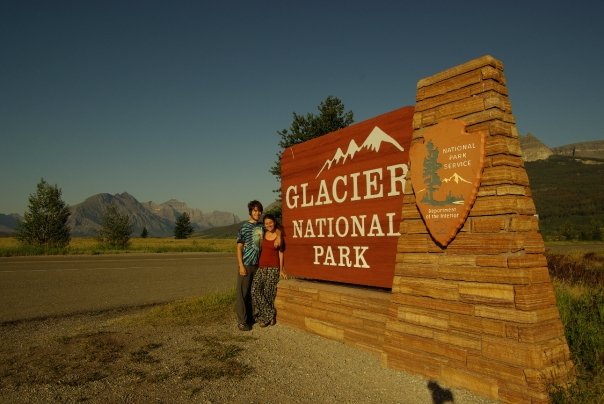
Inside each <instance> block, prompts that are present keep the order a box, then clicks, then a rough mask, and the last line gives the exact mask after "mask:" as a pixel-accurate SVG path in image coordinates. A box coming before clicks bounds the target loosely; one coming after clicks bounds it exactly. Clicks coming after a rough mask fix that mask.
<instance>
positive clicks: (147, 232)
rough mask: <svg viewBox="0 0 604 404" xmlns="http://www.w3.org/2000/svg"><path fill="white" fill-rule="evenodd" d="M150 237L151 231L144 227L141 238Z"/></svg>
mask: <svg viewBox="0 0 604 404" xmlns="http://www.w3.org/2000/svg"><path fill="white" fill-rule="evenodd" d="M148 236H149V231H148V230H147V226H145V227H143V231H141V238H147V237H148Z"/></svg>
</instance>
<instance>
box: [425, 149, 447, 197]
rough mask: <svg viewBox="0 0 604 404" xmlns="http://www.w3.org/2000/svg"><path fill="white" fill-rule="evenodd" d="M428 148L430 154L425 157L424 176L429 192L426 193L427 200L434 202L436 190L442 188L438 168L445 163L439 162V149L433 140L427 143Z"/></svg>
mask: <svg viewBox="0 0 604 404" xmlns="http://www.w3.org/2000/svg"><path fill="white" fill-rule="evenodd" d="M426 150H427V151H428V155H427V156H426V158H425V159H424V172H423V176H424V184H426V188H427V190H428V193H427V194H426V197H427V199H426V200H425V202H429V203H434V202H436V201H435V200H434V192H435V191H436V190H437V189H438V188H440V185H441V180H440V177H439V175H438V170H440V169H441V168H442V166H443V165H442V164H441V163H439V162H438V150H437V149H436V147H434V144H433V143H432V141H431V140H430V141H429V142H428V144H426Z"/></svg>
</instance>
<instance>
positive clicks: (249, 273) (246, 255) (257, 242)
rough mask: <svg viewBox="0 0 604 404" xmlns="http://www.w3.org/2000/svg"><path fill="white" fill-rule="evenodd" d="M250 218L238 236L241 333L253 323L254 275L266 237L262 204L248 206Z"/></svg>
mask: <svg viewBox="0 0 604 404" xmlns="http://www.w3.org/2000/svg"><path fill="white" fill-rule="evenodd" d="M247 208H248V211H249V214H250V217H249V219H248V221H247V222H245V223H244V224H243V225H241V228H240V229H239V233H238V234H237V261H238V262H239V276H238V277H237V287H236V290H235V293H236V295H237V296H236V299H237V300H236V302H235V312H236V314H237V321H238V325H237V326H238V327H239V329H240V330H241V331H249V330H250V329H251V326H250V325H251V324H252V323H253V316H254V313H253V311H252V298H251V294H250V292H251V288H252V281H253V280H254V274H255V273H256V270H257V269H258V259H259V257H260V246H261V245H262V237H263V235H264V232H263V226H262V222H260V216H262V211H263V207H262V204H261V203H260V202H258V201H257V200H253V201H251V202H250V203H248V204H247Z"/></svg>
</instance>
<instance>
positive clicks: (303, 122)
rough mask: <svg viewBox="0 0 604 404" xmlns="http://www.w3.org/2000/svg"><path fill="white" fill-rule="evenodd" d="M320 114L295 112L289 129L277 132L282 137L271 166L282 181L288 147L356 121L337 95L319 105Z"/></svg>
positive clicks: (274, 173)
mask: <svg viewBox="0 0 604 404" xmlns="http://www.w3.org/2000/svg"><path fill="white" fill-rule="evenodd" d="M318 109H319V115H314V114H311V113H308V114H306V115H298V114H296V113H295V112H294V113H293V115H294V119H293V122H292V124H291V125H290V127H289V129H283V130H280V131H278V132H277V134H278V135H279V136H280V137H281V140H280V141H279V147H280V148H281V151H280V152H279V153H278V154H277V161H276V162H275V164H274V165H273V166H272V167H271V168H270V170H269V172H270V173H271V174H273V175H274V176H275V177H277V179H278V180H279V182H280V181H281V155H282V154H283V151H284V150H285V149H287V148H288V147H291V146H293V145H296V144H298V143H302V142H305V141H307V140H310V139H314V138H316V137H319V136H323V135H326V134H327V133H330V132H333V131H336V130H338V129H342V128H345V127H347V126H348V125H350V124H352V123H353V122H354V117H353V113H352V111H348V112H344V103H343V102H342V101H341V100H340V99H339V98H337V97H334V96H331V95H330V96H328V97H327V98H325V100H324V101H323V102H321V104H320V105H319V107H318Z"/></svg>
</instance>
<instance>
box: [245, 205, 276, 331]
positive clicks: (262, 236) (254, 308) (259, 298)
mask: <svg viewBox="0 0 604 404" xmlns="http://www.w3.org/2000/svg"><path fill="white" fill-rule="evenodd" d="M247 208H248V211H249V214H250V218H249V220H248V221H247V222H245V223H244V224H243V225H242V226H241V228H240V229H239V233H238V234H237V261H238V262H239V276H238V277H237V288H236V291H235V292H236V294H237V301H236V303H235V312H236V313H237V321H238V323H239V324H238V327H239V329H240V330H241V331H249V330H250V329H251V325H252V324H253V323H254V322H256V323H258V324H259V325H260V327H266V326H267V325H274V324H275V314H276V311H275V297H276V296H277V282H279V278H280V277H284V278H285V277H286V274H285V272H284V270H283V251H284V247H285V243H284V240H283V234H282V232H281V229H280V228H279V224H278V223H277V219H276V218H275V216H273V215H271V214H266V215H265V216H264V218H263V220H262V221H260V217H261V216H262V211H263V207H262V204H261V203H260V202H258V201H256V200H254V201H251V202H250V203H248V204H247Z"/></svg>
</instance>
